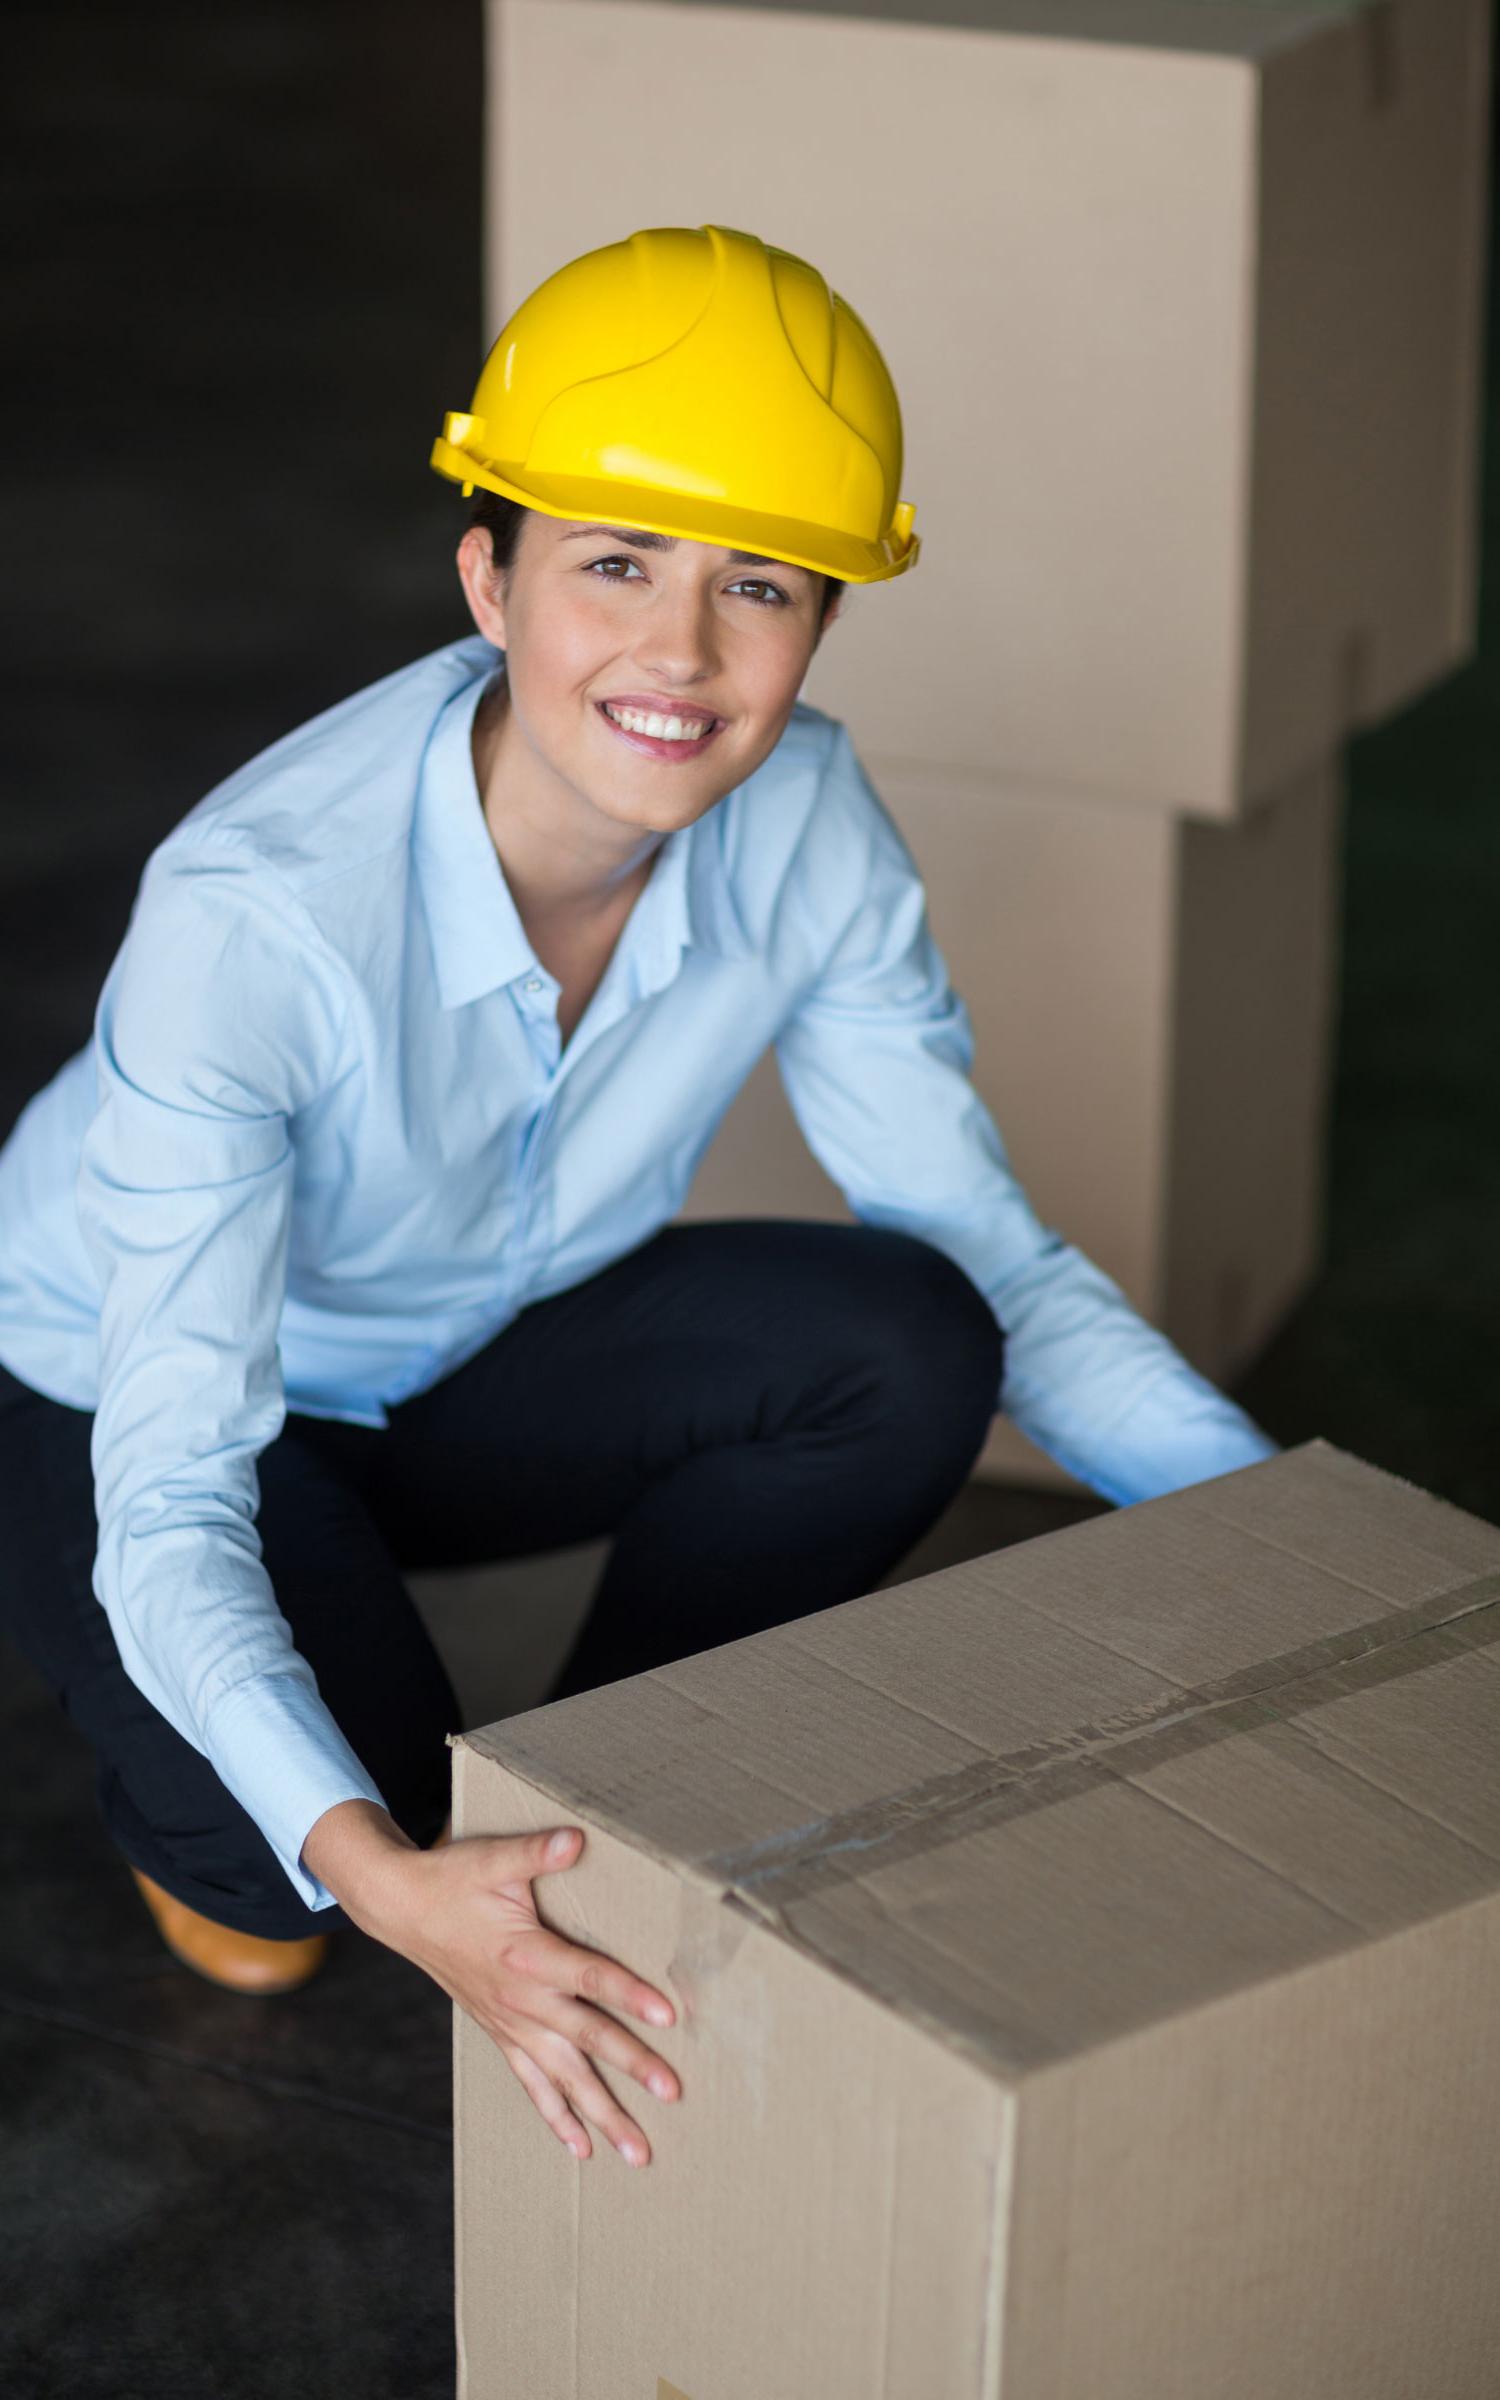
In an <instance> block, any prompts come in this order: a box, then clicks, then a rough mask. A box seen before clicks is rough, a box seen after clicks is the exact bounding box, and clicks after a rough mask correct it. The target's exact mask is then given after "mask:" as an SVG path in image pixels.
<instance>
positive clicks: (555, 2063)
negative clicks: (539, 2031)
mask: <svg viewBox="0 0 1500 2400" xmlns="http://www.w3.org/2000/svg"><path fill="white" fill-rule="evenodd" d="M532 2056H533V2058H534V2059H536V2061H537V2064H538V2065H539V2066H540V2067H541V2069H542V2071H543V2073H544V2074H545V2075H547V2076H549V2077H550V2078H551V2080H552V2082H553V2083H554V2084H555V2085H556V2087H557V2089H558V2090H559V2091H560V2092H561V2094H562V2096H563V2098H564V2100H565V2101H566V2102H567V2103H568V2105H569V2107H570V2108H572V2109H573V2110H575V2111H576V2113H577V2114H578V2115H579V2116H580V2117H587V2118H588V2120H589V2122H590V2124H591V2125H597V2126H598V2128H599V2131H600V2132H601V2133H602V2134H603V2136H604V2138H605V2140H606V2141H608V2142H612V2143H613V2144H614V2146H615V2148H616V2149H617V2150H618V2151H619V2153H620V2156H621V2157H622V2158H623V2159H624V2160H626V2162H627V2163H628V2164H629V2165H630V2166H632V2167H646V2166H649V2165H650V2163H651V2145H650V2143H649V2142H648V2141H647V2139H646V2137H645V2135H644V2133H642V2131H641V2129H640V2127H639V2125H637V2124H636V2122H635V2119H634V2118H633V2117H628V2116H627V2115H626V2114H625V2111H624V2109H623V2108H622V2107H621V2106H620V2103H619V2101H618V2100H617V2099H616V2098H615V2096H614V2093H613V2092H612V2091H611V2090H610V2088H609V2086H608V2084H607V2083H605V2082H604V2081H603V2080H602V2078H601V2077H599V2076H598V2075H596V2074H595V2073H594V2070H593V2068H592V2067H591V2066H590V2065H589V2062H588V2060H587V2059H586V2058H585V2057H584V2056H583V2055H582V2053H581V2052H580V2051H579V2050H578V2049H577V2048H576V2047H575V2046H574V2044H573V2043H572V2042H570V2041H568V2040H566V2039H565V2038H564V2036H563V2035H562V2034H548V2035H545V2036H543V2037H542V2039H541V2043H540V2046H539V2048H536V2049H533V2051H532Z"/></svg>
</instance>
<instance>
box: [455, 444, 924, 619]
mask: <svg viewBox="0 0 1500 2400" xmlns="http://www.w3.org/2000/svg"><path fill="white" fill-rule="evenodd" d="M431 463H432V465H433V466H434V467H435V468H436V469H437V472H438V473H439V474H440V475H445V476H447V477H448V479H449V481H450V482H453V483H461V484H462V485H463V486H464V488H465V490H466V491H468V490H472V489H473V488H474V487H475V486H476V485H477V486H478V487H479V488H480V489H481V490H482V491H486V492H497V493H498V494H499V495H500V497H501V498H502V499H504V500H515V501H517V502H519V504H520V506H521V507H522V508H534V509H535V510H536V511H537V512H538V514H539V515H541V516H544V517H566V518H570V519H573V520H575V521H577V522H579V523H583V524H599V525H619V526H621V527H622V528H626V529H628V530H629V531H631V532H633V533H664V534H667V535H669V536H670V537H671V538H672V539H674V540H676V541H681V542H709V543H713V544H715V545H717V546H720V547H722V548H724V549H726V550H753V551H754V552H755V553H756V555H757V556H758V557H760V558H770V559H777V560H779V561H781V562H782V564H784V565H786V566H789V567H805V568H806V569H807V571H808V573H809V574H812V575H831V576H833V577H834V579H835V580H836V581H837V582H839V583H887V582H889V581H890V579H891V577H892V576H894V575H904V574H905V573H906V571H907V569H908V568H909V567H911V566H914V565H915V564H916V559H917V554H918V552H919V550H920V549H921V542H920V539H919V537H918V536H917V535H916V534H915V533H908V534H907V535H906V537H905V540H904V541H903V540H902V539H901V538H900V536H899V535H898V534H897V533H896V532H895V531H892V532H891V533H890V534H888V535H887V536H886V537H885V538H884V539H883V540H881V541H878V542H865V541H860V540H858V539H857V538H856V537H855V536H854V535H852V534H843V533H839V532H837V531H835V530H833V529H832V528H830V527H828V526H825V525H805V524H801V523H799V522H797V520H796V519H794V518H790V517H775V516H765V515H761V514H759V513H758V512H757V511H755V510H753V509H745V508H736V507H732V506H728V505H726V504H724V503H722V502H718V501H713V500H700V499H699V498H697V497H696V496H695V495H692V494H688V493H682V494H676V493H668V492H662V491H654V490H652V489H650V488H649V487H648V486H646V485H632V484H625V483H615V482H610V481H603V480H596V479H588V478H583V477H573V476H569V477H562V476H536V477H534V478H532V479H531V481H530V482H529V483H526V484H522V483H517V482H515V481H513V480H512V479H511V478H509V477H507V476H505V475H502V474H500V473H499V472H498V471H497V470H496V468H495V467H493V466H492V465H491V464H490V463H489V462H488V461H487V460H482V459H478V458H476V457H474V456H473V454H472V453H471V452H469V451H467V450H461V449H459V447H458V446H457V444H456V443H453V442H449V441H446V440H444V439H443V438H442V437H441V436H439V438H438V440H437V441H435V442H434V443H433V445H432V459H431Z"/></svg>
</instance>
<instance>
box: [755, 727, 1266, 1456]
mask: <svg viewBox="0 0 1500 2400" xmlns="http://www.w3.org/2000/svg"><path fill="white" fill-rule="evenodd" d="M793 872H794V875H795V877H796V886H795V889H796V893H797V898H798V902H799V905H800V909H801V914H802V919H803V922H804V925H805V926H806V927H808V928H812V929H814V931H816V930H817V929H823V930H822V934H821V938H822V941H823V946H824V951H825V955H824V957H823V959H822V961H821V964H820V966H819V968H818V971H817V973H816V974H815V976H814V977H813V979H812V980H811V982H810V984H809V988H808V989H807V991H806V994H805V996H804V998H803V999H802V1001H801V1004H800V1005H799V1007H798V1009H797V1011H796V1013H795V1015H794V1016H793V1017H792V1019H791V1020H790V1022H789V1023H788V1024H787V1025H786V1026H785V1027H784V1028H783V1030H782V1033H781V1035H780V1037H779V1039H778V1042H777V1057H778V1063H779V1065H780V1069H781V1074H782V1079H783V1082H784V1084H785V1086H786V1091H787V1097H788V1099H789V1100H790V1102H791V1105H792V1109H793V1111H794V1113H795V1115H796V1117H797V1121H798V1123H799V1125H800V1126H801V1128H802V1132H803V1134H804V1136H805V1138H806V1140H807V1143H808V1145H809V1147H810V1149H811V1150H812V1152H813V1154H814V1156H815V1157H816V1158H817V1159H818V1161H819V1163H820V1164H821V1165H822V1166H823V1168H824V1169H825V1171H826V1172H827V1173H828V1174H829V1175H831V1176H832V1178H833V1180H834V1181H835V1182H836V1183H837V1184H838V1186H839V1188H840V1189H841V1190H842V1192H843V1193H844V1195H845V1197H846V1199H847V1200H848V1202H849V1205H850V1207H851V1208H852V1209H853V1211H854V1213H855V1215H856V1216H857V1217H858V1218H860V1219H861V1220H862V1221H863V1222H865V1223H866V1224H872V1225H885V1226H891V1227H894V1228H896V1229H898V1230H900V1231H902V1232H906V1233H911V1234H915V1235H918V1236H919V1237H920V1238H921V1239H923V1240H924V1241H928V1242H931V1243H932V1244H933V1246H934V1247H935V1248H937V1249H939V1250H943V1251H946V1252H947V1254H948V1256H949V1257H950V1258H952V1259H953V1260H954V1261H955V1262H956V1263H957V1264H958V1265H959V1266H961V1267H962V1268H963V1269H964V1271H965V1273H966V1274H967V1275H968V1276H969V1278H970V1280H971V1282H973V1283H974V1284H975V1285H977V1287H978V1289H979V1290H980V1291H981V1292H982V1293H983V1294H984V1295H985V1297H986V1299H987V1300H988V1301H989V1303H990V1306H991V1307H992V1308H993V1310H994V1312H995V1316H996V1319H997V1321H998V1322H999V1324H1000V1327H1001V1329H1002V1331H1003V1332H1004V1334H1005V1337H1006V1352H1005V1367H1004V1374H1003V1380H1002V1386H1001V1390H1000V1392H999V1393H998V1394H997V1404H998V1405H999V1406H1001V1407H1003V1408H1004V1410H1005V1412H1006V1413H1007V1415H1009V1416H1010V1417H1012V1418H1013V1419H1014V1421H1015V1422H1016V1424H1017V1425H1019V1426H1020V1427H1021V1429H1022V1431H1023V1432H1025V1433H1026V1434H1028V1435H1029V1436H1030V1438H1031V1440H1032V1441H1034V1442H1035V1443H1037V1445H1038V1446H1039V1447H1040V1448H1041V1449H1042V1450H1044V1451H1046V1452H1047V1454H1048V1455H1049V1457H1051V1458H1054V1459H1055V1460H1056V1461H1057V1463H1058V1464H1059V1466H1062V1467H1065V1468H1066V1469H1067V1470H1068V1472H1069V1473H1070V1474H1072V1475H1074V1476H1076V1477H1077V1478H1078V1479H1079V1480H1080V1481H1081V1482H1083V1483H1086V1484H1088V1485H1090V1486H1091V1487H1092V1488H1093V1489H1094V1490H1095V1491H1097V1492H1100V1493H1102V1494H1103V1495H1104V1496H1105V1497H1106V1498H1107V1499H1110V1500H1117V1501H1133V1500H1142V1499H1147V1498H1151V1497H1154V1496H1155V1495H1157V1494H1159V1493H1162V1492H1169V1491H1174V1490H1177V1489H1178V1488H1179V1487H1181V1486H1182V1485H1185V1484H1190V1483H1197V1482H1200V1481H1201V1480H1203V1479H1204V1478H1205V1477H1207V1476H1211V1475H1222V1474H1227V1473H1229V1472H1230V1471H1231V1470H1232V1469H1234V1468H1236V1467H1243V1466H1248V1465H1251V1464H1252V1463H1253V1462H1254V1461H1256V1460H1258V1459H1263V1458H1267V1457H1270V1456H1272V1455H1274V1453H1275V1450H1276V1444H1275V1443H1274V1442H1272V1441H1271V1440H1270V1439H1269V1438H1268V1437H1267V1436H1266V1435H1265V1434H1264V1433H1262V1432H1261V1430H1260V1428H1259V1427H1258V1426H1257V1425H1255V1424H1254V1423H1253V1422H1252V1420H1251V1419H1250V1418H1249V1417H1248V1416H1246V1415H1245V1413H1244V1411H1243V1410H1242V1409H1239V1408H1237V1407H1236V1406H1235V1405H1234V1403H1233V1402H1232V1401H1230V1400H1228V1399H1227V1398H1226V1397H1225V1396H1224V1395H1223V1394H1222V1393H1221V1392H1219V1391H1217V1390H1216V1389H1215V1388H1214V1386H1213V1385H1212V1384H1211V1383H1208V1382H1207V1381H1205V1379H1204V1378H1203V1377H1202V1376H1201V1375H1199V1374H1197V1373H1196V1372H1195V1371H1194V1370H1193V1369H1192V1368H1191V1367H1190V1366H1189V1365H1188V1364H1187V1362H1186V1360H1185V1359H1184V1358H1183V1357H1182V1356H1181V1355H1180V1353H1179V1352H1178V1351H1177V1350H1175V1349H1174V1348H1173V1346H1172V1344H1171V1343H1170V1342H1169V1341H1168V1340H1167V1339H1166V1337H1165V1335H1163V1334H1161V1333H1158V1332H1157V1331H1156V1330H1155V1329H1154V1328H1153V1327H1151V1326H1150V1325H1148V1324H1147V1323H1146V1322H1145V1320H1144V1319H1143V1318H1142V1317H1140V1316H1138V1315H1137V1313H1136V1312H1135V1310H1134V1309H1133V1308H1132V1307H1131V1306H1130V1304H1129V1302H1128V1301H1127V1300H1126V1298H1125V1296H1124V1294H1123V1293H1122V1292H1121V1291H1120V1289H1119V1287H1118V1285H1116V1284H1115V1283H1113V1282H1111V1280H1110V1278H1109V1277H1108V1276H1107V1275H1105V1274H1103V1273H1101V1271H1100V1270H1099V1268H1097V1267H1096V1266H1094V1265H1093V1264H1092V1263H1091V1262H1090V1261H1089V1260H1088V1259H1087V1258H1085V1257H1084V1256H1083V1255H1082V1253H1081V1252H1080V1251H1078V1250H1076V1249H1074V1248H1073V1246H1072V1245H1071V1244H1070V1243H1068V1242H1066V1241H1064V1240H1063V1239H1062V1238H1061V1236H1060V1235H1059V1234H1057V1233H1054V1232H1052V1231H1050V1230H1049V1229H1048V1228H1047V1227H1046V1226H1044V1225H1042V1224H1041V1223H1040V1222H1039V1221H1038V1219H1037V1217H1036V1216H1035V1214H1034V1213H1033V1211H1032V1209H1031V1206H1030V1204H1029V1202H1028V1201H1027V1199H1026V1195H1025V1193H1024V1192H1023V1191H1022V1189H1021V1187H1020V1184H1019V1183H1018V1182H1017V1180H1016V1178H1015V1176H1014V1174H1013V1173H1012V1171H1011V1168H1010V1165H1009V1162H1008V1160H1007V1157H1006V1153H1005V1147H1004V1144H1003V1142H1002V1141H1001V1138H1000V1135H999V1133H998V1131H997V1129H996V1126H995V1123H994V1120H993V1118H992V1117H991V1116H990V1114H989V1111H988V1110H987V1109H986V1107H985V1105H984V1103H983V1101H982V1100H981V1099H980V1097H979V1094H978V1093H977V1092H976V1091H975V1089H974V1086H973V1084H972V1083H971V1081H970V1080H969V1070H970V1066H971V1064H972V1060H973V1039H972V1033H971V1029H970V1024H969V1018H968V1014H967V1011H966V1010H965V1008H964V1005H963V1002H962V1001H961V1000H960V999H959V998H958V996H957V994H956V993H955V992H954V990H953V988H952V986H951V984H950V982H949V979H948V973H947V969H946V967H945V966H944V963H943V960H942V957H941V955H940V953H939V951H938V949H937V947H936V945H935V943H934V942H933V939H932V936H931V934H930V932H929V930H928V924H927V907H926V896H925V893H924V891H923V888H922V882H921V877H920V875H919V874H918V872H917V868H916V866H915V863H914V862H913V860H912V857H911V854H910V852H909V851H908V850H907V848H906V845H905V843H904V842H903V840H902V838H901V836H900V834H899V833H898V831H897V830H896V827H895V825H894V824H893V823H892V821H891V819H890V817H889V816H888V814H887V813H886V811H885V809H884V808H883V807H882V805H881V803H880V801H879V800H878V799H877V798H876V795H875V794H874V792H873V791H872V790H871V789H870V786H869V784H868V783H867V782H866V780H865V778H864V775H863V773H862V770H861V769H860V766H859V763H858V761H857V759H856V758H855V756H854V753H853V751H852V749H851V747H850V745H849V743H848V739H847V736H845V735H844V734H843V733H842V731H841V732H840V733H839V735H838V738H837V741H836V743H835V745H834V750H833V755H832V758H831V761H830V765H829V768H828V771H827V774H826V776H825V781H824V788H823V791H822V793H821V794H820V800H819V805H818V807H817V809H816V810H815V811H814V815H813V822H812V824H811V826H810V828H809V833H808V836H807V838H806V839H805V841H804V844H803V850H802V854H801V856H800V858H799V860H798V862H797V866H796V867H795V868H794V870H793ZM830 915H832V918H833V928H832V930H833V938H832V941H831V944H830V942H829V937H828V932H827V930H826V928H827V926H828V923H829V918H830ZM809 938H812V936H811V935H810V936H809Z"/></svg>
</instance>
